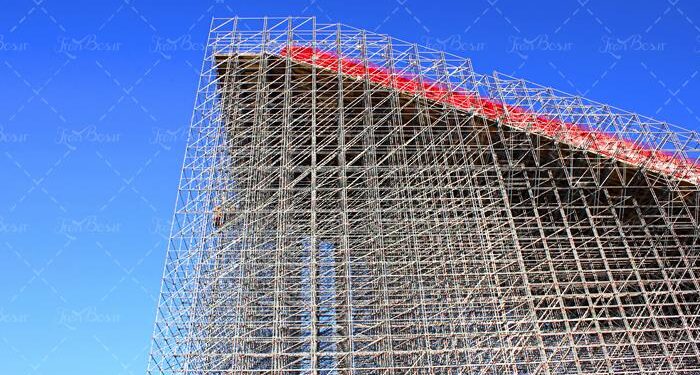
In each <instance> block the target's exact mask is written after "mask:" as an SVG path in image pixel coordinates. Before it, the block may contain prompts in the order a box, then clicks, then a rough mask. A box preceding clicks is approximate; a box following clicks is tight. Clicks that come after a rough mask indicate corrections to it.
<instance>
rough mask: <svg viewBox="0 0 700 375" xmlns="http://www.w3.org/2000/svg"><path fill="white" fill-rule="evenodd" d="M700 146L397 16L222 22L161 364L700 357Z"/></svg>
mask: <svg viewBox="0 0 700 375" xmlns="http://www.w3.org/2000/svg"><path fill="white" fill-rule="evenodd" d="M699 156H700V135H699V134H698V133H697V132H695V131H690V130H685V129H682V128H678V127H675V126H672V125H669V124H667V123H664V122H661V121H657V120H653V119H649V118H646V117H643V116H640V115H637V114H634V113H629V112H626V111H623V110H620V109H617V108H614V107H612V106H608V105H604V104H600V103H596V102H594V101H591V100H588V99H585V98H581V97H579V96H575V95H570V94H566V93H562V92H559V91H556V90H554V89H551V88H547V87H542V86H539V85H536V84H533V83H530V82H527V81H524V80H522V79H518V78H514V77H510V76H507V75H504V74H500V73H494V74H491V75H483V74H479V73H477V72H475V71H474V70H473V69H472V65H471V62H470V60H468V59H465V58H463V57H459V56H454V55H451V54H448V53H445V52H442V51H436V50H433V49H430V48H426V47H422V46H419V45H416V44H414V43H409V42H405V41H402V40H398V39H395V38H391V37H389V36H386V35H381V34H376V33H372V32H368V31H365V30H360V29H355V28H352V27H348V26H345V25H341V24H320V23H317V22H316V19H315V18H226V19H214V20H213V21H212V26H211V30H210V35H209V39H208V42H207V46H206V53H205V57H204V63H203V68H202V75H201V78H200V84H199V90H198V92H197V99H196V103H195V110H194V114H193V117H192V122H191V126H190V133H189V140H188V145H187V149H186V153H185V159H184V163H183V170H182V177H181V182H180V185H179V191H178V199H177V203H176V208H175V215H174V219H173V227H172V232H171V237H170V242H169V248H168V253H167V259H166V264H165V271H164V278H163V284H162V290H161V297H160V300H159V304H158V314H157V317H156V324H155V329H154V338H153V344H152V349H151V355H150V362H149V368H148V371H149V373H150V374H222V373H236V374H261V373H275V374H380V373H381V374H385V373H392V374H404V373H420V374H428V373H429V374H456V373H491V374H501V373H523V374H574V373H589V374H609V373H611V372H615V373H619V374H638V373H659V374H663V373H668V374H671V373H673V374H676V373H698V372H700V346H699V345H700V344H699V343H700V337H699V335H700V331H699V329H698V326H699V321H698V317H699V316H700V299H699V298H698V297H699V291H700V280H698V278H697V275H696V273H698V272H700V270H699V269H698V263H697V262H698V254H699V252H700V241H699V240H700V229H698V228H699V227H698V220H699V219H700V189H699V188H698V184H700V166H699V164H698V162H697V160H698V157H699Z"/></svg>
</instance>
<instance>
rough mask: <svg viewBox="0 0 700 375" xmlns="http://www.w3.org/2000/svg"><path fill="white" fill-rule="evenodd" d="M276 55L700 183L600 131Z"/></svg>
mask: <svg viewBox="0 0 700 375" xmlns="http://www.w3.org/2000/svg"><path fill="white" fill-rule="evenodd" d="M280 55H282V56H285V57H286V56H289V57H290V58H291V59H292V60H295V61H298V62H303V63H307V64H311V65H315V66H317V67H321V68H326V69H329V70H332V71H335V72H340V73H342V74H344V75H347V76H351V77H355V78H361V79H365V78H366V79H368V80H369V81H370V82H372V83H376V84H378V85H380V86H384V87H387V88H393V89H396V90H399V91H403V92H407V93H410V94H416V95H421V96H423V97H425V98H427V99H431V100H434V101H436V102H440V103H445V104H448V105H451V106H454V107H456V108H460V109H466V110H468V111H470V112H474V113H476V114H478V115H480V116H483V117H485V118H487V119H489V120H493V121H501V122H503V123H505V124H508V125H510V126H511V127H514V128H518V129H522V130H525V131H528V132H534V133H536V134H543V135H546V136H548V137H550V138H554V139H557V140H559V141H561V142H564V143H567V144H570V145H572V146H576V147H582V148H585V149H587V150H591V151H594V152H596V153H598V154H601V155H605V156H608V157H614V158H617V159H619V160H622V161H625V162H628V163H631V164H634V165H642V164H644V163H646V167H647V168H649V169H652V170H655V171H657V172H662V173H666V174H670V175H672V176H675V177H678V178H683V179H688V180H692V181H693V182H695V183H698V182H700V165H699V164H698V162H692V161H688V160H683V159H679V158H676V157H674V156H673V155H670V154H669V153H666V152H663V151H653V150H651V149H649V148H647V147H644V146H640V145H637V144H635V143H634V142H632V141H629V140H626V139H623V138H620V137H617V136H614V135H609V134H606V133H604V132H601V131H596V130H588V129H584V128H583V127H582V126H580V125H577V124H572V123H566V122H562V121H559V120H557V119H555V118H550V117H548V116H541V115H537V114H535V113H533V112H532V111H530V110H528V109H525V108H523V107H518V106H512V105H508V104H505V103H502V102H500V101H498V100H494V99H491V98H486V97H483V96H480V95H475V94H472V93H469V92H466V91H455V90H450V89H449V88H448V87H447V86H445V85H442V84H439V83H437V82H434V81H431V80H426V79H422V80H421V79H419V78H412V77H408V76H405V75H399V74H393V73H391V72H390V71H388V70H387V69H384V68H380V67H376V66H372V65H371V64H365V63H363V62H361V61H357V60H354V59H348V58H339V57H338V56H337V55H336V54H333V53H329V52H322V51H320V50H318V49H315V48H313V47H305V46H287V47H285V48H283V49H282V50H281V51H280Z"/></svg>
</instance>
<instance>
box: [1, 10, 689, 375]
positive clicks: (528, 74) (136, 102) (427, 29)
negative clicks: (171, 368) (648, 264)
mask: <svg viewBox="0 0 700 375" xmlns="http://www.w3.org/2000/svg"><path fill="white" fill-rule="evenodd" d="M241 3H242V2H232V1H220V0H215V1H206V0H203V1H202V0H200V1H178V0H173V1H151V2H146V1H143V0H104V1H65V0H63V1H58V0H43V1H38V0H37V2H34V1H33V0H29V1H19V0H16V1H4V2H3V4H2V11H0V83H1V84H2V85H1V86H0V87H1V88H0V178H1V179H2V180H3V185H2V186H3V188H2V191H3V194H0V374H72V375H75V374H137V373H143V371H144V370H145V367H146V361H147V352H148V346H149V340H150V336H151V333H152V325H153V319H154V316H155V308H156V300H157V296H158V291H159V288H160V278H161V272H162V266H163V261H164V258H165V250H166V238H167V235H168V230H169V221H170V218H171V216H172V210H173V204H174V200H175V194H176V188H177V183H178V178H179V173H180V167H181V163H182V156H183V152H184V147H185V141H186V139H185V135H186V129H187V126H188V122H189V119H190V115H191V111H192V106H193V100H194V94H195V90H196V85H197V79H198V76H197V74H198V70H199V67H200V65H201V59H202V55H203V51H202V45H203V43H204V42H205V38H206V36H207V30H208V27H209V22H210V19H211V17H212V16H217V17H227V16H234V15H240V16H250V17H253V16H265V15H267V16H287V15H297V16H311V15H315V16H317V17H318V22H342V23H345V24H348V25H351V26H355V27H358V28H364V29H368V30H372V31H376V32H380V33H387V34H391V35H393V36H395V37H398V38H401V39H404V40H407V41H415V42H418V43H421V44H426V45H430V46H432V47H435V48H438V49H445V50H448V51H450V52H453V53H455V54H458V55H462V56H465V57H470V58H472V61H473V65H474V67H475V69H476V70H478V71H480V72H484V73H489V72H492V71H494V70H498V71H501V72H504V73H507V74H511V75H515V76H519V77H523V78H526V79H528V80H531V81H534V82H537V83H540V84H544V85H548V86H553V87H555V88H558V89H561V90H563V91H568V92H572V93H580V94H585V96H588V97H590V98H592V99H595V100H598V101H602V102H607V103H610V104H612V105H615V106H618V107H621V108H624V109H627V110H631V111H634V112H639V113H641V114H644V115H648V116H651V117H655V118H658V119H660V120H664V121H668V122H670V123H674V124H677V125H680V126H683V127H685V128H688V129H695V130H698V129H700V101H698V98H699V97H700V95H699V94H698V92H699V91H698V89H699V88H700V77H698V69H699V67H700V64H699V62H700V3H698V2H695V1H691V0H680V1H677V2H676V1H639V2H635V3H634V6H630V5H629V4H630V3H629V2H624V1H618V2H612V1H598V0H590V1H586V2H584V1H582V0H581V1H530V2H523V1H512V0H490V1H487V0H474V1H460V2H457V1H455V2H452V3H451V4H450V3H447V2H445V3H441V2H439V1H430V2H420V1H417V0H405V1H398V0H390V1H380V0H373V1H353V2H328V1H322V0H311V1H299V2H292V1H284V2H282V1H280V2H264V4H263V2H248V3H247V4H241ZM258 3H259V4H258Z"/></svg>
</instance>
